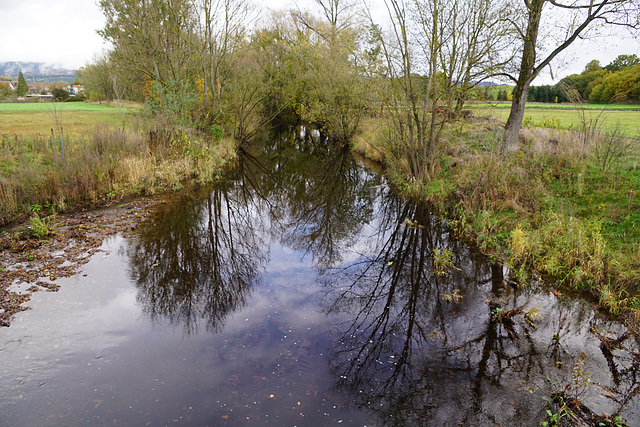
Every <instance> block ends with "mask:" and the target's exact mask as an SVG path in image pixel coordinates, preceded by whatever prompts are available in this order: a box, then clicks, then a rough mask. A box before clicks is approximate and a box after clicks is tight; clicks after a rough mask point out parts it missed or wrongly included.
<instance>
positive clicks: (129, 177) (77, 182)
mask: <svg viewBox="0 0 640 427" xmlns="http://www.w3.org/2000/svg"><path fill="white" fill-rule="evenodd" d="M54 136H55V138H53V137H43V136H35V137H29V138H20V137H7V136H4V137H3V138H2V141H1V142H0V225H6V224H8V223H10V222H13V221H15V220H18V219H21V218H23V217H24V216H25V215H26V214H27V213H28V212H29V211H30V210H32V209H33V208H34V207H36V206H37V207H38V208H40V207H45V208H50V209H51V210H52V211H56V212H63V211H66V210H68V209H70V208H71V207H73V206H77V205H79V204H89V205H91V204H95V203H99V202H101V201H103V200H106V199H110V198H113V197H115V196H116V195H134V194H153V193H155V192H158V191H166V190H173V189H176V188H179V187H181V183H182V182H183V181H184V180H185V179H195V180H198V181H200V182H208V181H212V180H215V179H216V178H217V177H218V176H219V173H220V171H221V169H222V168H223V167H224V165H225V164H226V163H227V162H228V161H229V160H231V159H232V158H233V157H234V156H235V154H234V143H233V141H229V140H223V141H220V142H216V141H214V140H212V139H211V138H207V137H206V136H203V135H198V134H196V133H194V132H178V131H176V132H172V133H171V134H167V135H164V137H162V138H157V137H155V138H154V137H153V134H152V133H146V132H143V131H122V130H121V129H116V128H112V127H109V126H106V125H98V126H96V128H95V129H94V131H93V133H92V134H91V135H88V136H85V137H77V138H65V139H63V149H64V158H63V156H62V150H61V148H60V137H61V136H62V135H54ZM194 147H197V148H194Z"/></svg>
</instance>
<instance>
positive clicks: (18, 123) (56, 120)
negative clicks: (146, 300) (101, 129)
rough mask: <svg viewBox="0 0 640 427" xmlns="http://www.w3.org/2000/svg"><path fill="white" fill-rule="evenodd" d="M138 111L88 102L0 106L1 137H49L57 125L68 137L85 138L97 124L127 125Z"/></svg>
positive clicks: (132, 108) (5, 104)
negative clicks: (84, 135) (79, 136)
mask: <svg viewBox="0 0 640 427" xmlns="http://www.w3.org/2000/svg"><path fill="white" fill-rule="evenodd" d="M139 109H140V107H139V106H125V107H123V108H115V107H112V106H109V105H106V104H102V105H100V104H88V103H85V102H66V103H62V102H57V103H50V102H34V103H0V136H1V135H9V136H28V135H43V134H49V133H50V132H51V129H56V128H57V127H58V126H60V127H62V129H63V130H64V133H65V134H66V135H69V136H71V135H83V134H86V133H87V132H90V131H91V130H93V129H94V128H95V127H96V125H97V124H107V125H109V126H115V127H119V126H122V121H123V120H124V121H125V123H128V122H129V121H130V120H131V119H132V118H133V117H134V116H135V114H136V112H137V111H139Z"/></svg>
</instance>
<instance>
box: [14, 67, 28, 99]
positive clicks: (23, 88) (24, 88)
mask: <svg viewBox="0 0 640 427" xmlns="http://www.w3.org/2000/svg"><path fill="white" fill-rule="evenodd" d="M27 93H29V85H28V84H27V81H26V80H25V79H24V76H23V75H22V71H20V72H19V73H18V87H16V95H18V96H25V95H26V94H27Z"/></svg>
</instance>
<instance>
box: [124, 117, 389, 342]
mask: <svg viewBox="0 0 640 427" xmlns="http://www.w3.org/2000/svg"><path fill="white" fill-rule="evenodd" d="M277 135H278V137H272V136H271V137H267V139H266V140H265V141H264V143H262V144H255V146H252V147H241V148H240V150H239V153H240V155H239V160H238V167H237V168H236V171H235V175H234V176H233V177H231V179H229V180H228V181H227V182H226V183H220V184H219V185H217V186H216V187H215V188H214V189H213V190H211V191H208V190H201V191H200V193H199V194H187V193H183V194H182V195H181V196H180V197H178V198H176V199H174V200H171V201H170V202H169V203H168V204H166V205H164V206H162V207H160V208H159V209H157V212H156V213H155V215H154V216H153V217H152V218H151V219H150V220H149V221H147V222H146V223H145V224H144V225H142V226H141V227H140V228H139V233H138V238H137V239H134V240H132V241H131V243H130V248H129V256H130V259H131V261H130V264H131V270H132V276H133V277H134V280H135V281H136V282H137V286H138V288H139V289H140V292H139V294H138V299H139V301H140V302H141V304H142V306H143V307H144V310H145V312H146V313H147V314H148V315H149V316H150V317H151V318H152V319H154V320H160V319H161V318H167V319H168V320H169V321H170V322H171V323H172V324H175V325H183V326H184V328H185V331H186V332H187V333H192V332H195V330H196V328H197V325H198V322H199V320H200V319H204V320H205V321H206V327H207V330H210V331H212V332H217V331H220V330H221V328H222V326H223V325H224V319H225V317H226V316H227V315H229V314H231V313H232V312H234V311H235V310H237V309H238V308H240V307H242V306H244V304H245V303H246V298H247V293H248V292H249V291H250V290H251V289H252V287H253V285H254V284H255V283H256V282H257V281H258V280H259V277H260V274H261V273H262V272H263V271H264V267H265V266H266V264H267V261H268V254H269V244H270V242H269V239H277V240H280V241H283V242H285V243H286V244H288V245H291V246H293V247H294V248H295V249H302V248H304V249H305V250H306V251H307V252H308V253H310V254H311V255H312V258H313V259H314V260H316V261H317V263H319V264H323V265H327V264H331V263H333V262H335V261H336V260H338V259H339V256H340V255H339V250H338V247H339V246H340V245H341V244H342V243H344V242H345V241H347V240H349V239H350V238H352V237H353V236H354V235H355V234H356V232H357V230H358V229H359V228H361V227H362V225H363V224H364V223H366V222H367V221H368V220H369V219H370V217H371V215H372V210H371V206H372V203H373V201H372V200H373V194H374V191H373V190H372V187H373V186H375V184H376V183H379V182H380V178H379V177H378V176H376V175H375V174H373V173H365V172H364V168H363V167H362V166H361V165H357V164H356V163H355V161H354V160H353V158H352V157H351V155H350V154H349V152H348V150H347V149H345V148H343V147H335V146H332V145H330V144H328V143H327V141H326V139H325V138H323V137H322V135H321V134H319V133H317V132H307V131H306V130H305V129H304V128H303V127H300V126H298V127H295V128H293V129H290V130H288V131H287V132H282V133H278V134H277Z"/></svg>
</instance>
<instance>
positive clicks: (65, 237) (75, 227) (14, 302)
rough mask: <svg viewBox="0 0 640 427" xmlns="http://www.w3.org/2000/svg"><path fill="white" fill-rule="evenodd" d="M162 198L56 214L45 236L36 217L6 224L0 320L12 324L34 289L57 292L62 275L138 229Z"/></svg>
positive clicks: (0, 254)
mask: <svg viewBox="0 0 640 427" xmlns="http://www.w3.org/2000/svg"><path fill="white" fill-rule="evenodd" d="M158 203H162V202H161V201H158V200H152V199H149V198H139V199H135V200H130V201H124V202H123V201H120V202H118V203H114V206H111V207H106V208H102V209H96V210H91V211H84V212H74V213H70V214H66V215H60V216H57V217H55V218H53V217H50V218H51V219H53V221H52V223H51V224H48V225H47V226H46V228H45V229H41V230H40V231H41V232H46V234H47V235H46V236H41V238H36V237H35V236H34V235H33V233H34V232H35V230H34V226H33V222H32V225H31V226H27V225H26V224H25V225H21V226H16V227H14V228H12V229H6V230H4V231H3V233H2V235H1V236H0V265H2V268H0V326H9V325H10V324H11V317H12V316H13V315H14V314H16V313H18V312H20V311H24V310H26V309H27V307H25V306H24V305H23V304H24V303H26V302H27V301H29V299H30V298H31V295H32V294H33V293H34V292H41V291H46V292H56V291H57V290H58V288H59V286H58V285H57V284H56V279H58V278H62V277H69V276H73V275H75V274H78V273H79V272H80V269H81V267H82V266H83V265H84V264H86V263H87V262H88V261H89V260H90V259H91V257H92V255H94V254H95V253H97V252H99V251H100V249H99V248H100V246H101V245H102V244H103V242H104V240H105V239H107V238H108V237H110V236H113V235H115V234H116V233H120V234H122V235H127V234H128V233H130V232H131V231H132V230H135V228H136V227H137V224H138V223H139V222H140V221H142V220H143V219H145V218H146V217H147V216H148V213H149V212H150V210H149V208H151V207H152V206H155V205H157V204H158ZM14 285H15V286H17V287H18V288H15V287H14ZM25 285H26V286H29V287H28V288H25ZM21 287H22V288H21ZM23 288H24V289H23Z"/></svg>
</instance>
